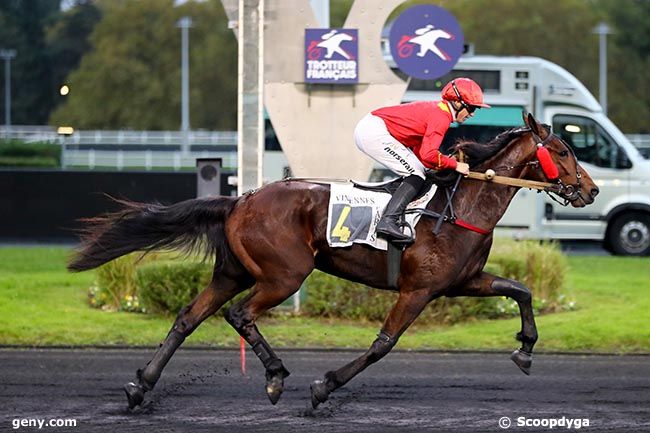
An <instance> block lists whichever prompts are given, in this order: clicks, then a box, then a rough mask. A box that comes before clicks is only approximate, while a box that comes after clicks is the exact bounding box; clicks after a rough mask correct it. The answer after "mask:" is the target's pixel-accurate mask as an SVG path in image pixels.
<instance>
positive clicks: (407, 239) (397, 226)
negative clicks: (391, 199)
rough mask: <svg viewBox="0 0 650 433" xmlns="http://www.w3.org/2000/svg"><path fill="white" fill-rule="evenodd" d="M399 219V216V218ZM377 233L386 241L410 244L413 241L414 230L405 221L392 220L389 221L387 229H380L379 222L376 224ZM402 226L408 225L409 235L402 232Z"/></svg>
mask: <svg viewBox="0 0 650 433" xmlns="http://www.w3.org/2000/svg"><path fill="white" fill-rule="evenodd" d="M400 219H401V218H400ZM377 226H378V227H377V229H376V231H377V234H378V235H382V237H383V238H384V239H386V240H387V241H388V242H391V243H393V244H395V245H411V244H412V243H414V242H415V236H413V234H414V231H413V227H412V226H411V225H410V224H409V223H407V222H406V221H403V220H402V221H401V222H395V221H393V224H390V223H389V226H392V227H389V228H388V229H381V228H379V224H378V225H377ZM402 227H408V229H409V231H410V232H411V235H407V234H405V233H403V232H402V230H401V228H402Z"/></svg>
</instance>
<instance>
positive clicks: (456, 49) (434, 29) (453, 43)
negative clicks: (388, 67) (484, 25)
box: [389, 5, 464, 80]
mask: <svg viewBox="0 0 650 433" xmlns="http://www.w3.org/2000/svg"><path fill="white" fill-rule="evenodd" d="M389 41H390V53H391V55H392V56H393V60H395V63H396V64H397V67H398V68H399V69H400V70H402V71H403V72H404V73H405V74H407V75H410V76H411V77H414V78H420V79H422V80H433V79H435V78H439V77H442V76H443V75H445V74H446V73H447V72H449V71H451V69H452V68H453V67H454V65H455V64H456V62H458V59H459V58H460V56H461V55H462V54H463V43H464V38H463V31H462V30H461V28H460V25H459V24H458V21H456V18H455V17H454V16H453V15H452V14H451V13H449V12H448V11H446V10H445V9H443V8H441V7H439V6H434V5H419V6H413V7H411V8H409V9H407V10H405V11H404V12H402V14H400V16H398V17H397V19H395V21H394V22H393V26H392V27H391V29H390V35H389Z"/></svg>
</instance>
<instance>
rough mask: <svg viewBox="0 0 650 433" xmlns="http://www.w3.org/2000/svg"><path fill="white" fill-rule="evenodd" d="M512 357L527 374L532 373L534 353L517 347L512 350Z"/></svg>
mask: <svg viewBox="0 0 650 433" xmlns="http://www.w3.org/2000/svg"><path fill="white" fill-rule="evenodd" d="M510 359H512V360H513V362H514V363H515V364H517V367H519V368H520V369H521V371H523V372H524V373H526V374H527V375H530V366H531V365H532V364H533V355H531V354H530V353H527V352H524V351H523V350H521V349H517V350H515V351H514V352H512V355H510Z"/></svg>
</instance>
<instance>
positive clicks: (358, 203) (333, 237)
mask: <svg viewBox="0 0 650 433" xmlns="http://www.w3.org/2000/svg"><path fill="white" fill-rule="evenodd" d="M399 183H400V180H399V179H398V180H393V181H389V182H385V183H353V182H341V183H331V184H330V201H329V209H328V217H327V243H328V244H329V245H330V246H331V247H347V246H350V245H352V244H353V243H361V244H367V245H370V246H372V247H374V248H377V249H380V250H384V251H386V250H387V249H388V242H387V241H386V240H385V239H383V238H379V237H377V231H376V229H377V223H379V220H380V218H381V216H382V214H383V212H384V209H385V208H386V205H387V204H388V201H389V200H390V198H391V193H392V192H393V191H394V189H396V188H397V187H398V186H399ZM435 192H436V185H435V184H434V183H433V182H431V181H429V180H428V181H427V182H426V184H425V186H424V187H423V188H422V191H421V192H420V194H419V195H418V196H417V197H416V198H415V200H413V201H412V202H411V203H410V204H409V205H408V206H407V208H406V213H405V220H406V226H405V227H404V228H403V230H404V233H406V234H409V235H414V234H415V225H416V224H417V223H418V221H419V219H420V217H421V215H422V214H421V213H420V212H409V210H413V209H424V208H426V206H427V204H428V203H429V201H431V199H432V198H433V196H434V194H435Z"/></svg>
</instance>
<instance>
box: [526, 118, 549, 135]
mask: <svg viewBox="0 0 650 433" xmlns="http://www.w3.org/2000/svg"><path fill="white" fill-rule="evenodd" d="M524 122H525V123H526V125H527V126H528V127H529V128H530V130H531V131H533V133H534V134H536V135H537V136H538V137H540V138H541V139H544V138H546V136H548V131H546V129H545V128H544V127H542V125H540V124H539V122H537V119H535V117H534V116H533V115H532V113H528V116H526V118H525V119H524Z"/></svg>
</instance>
